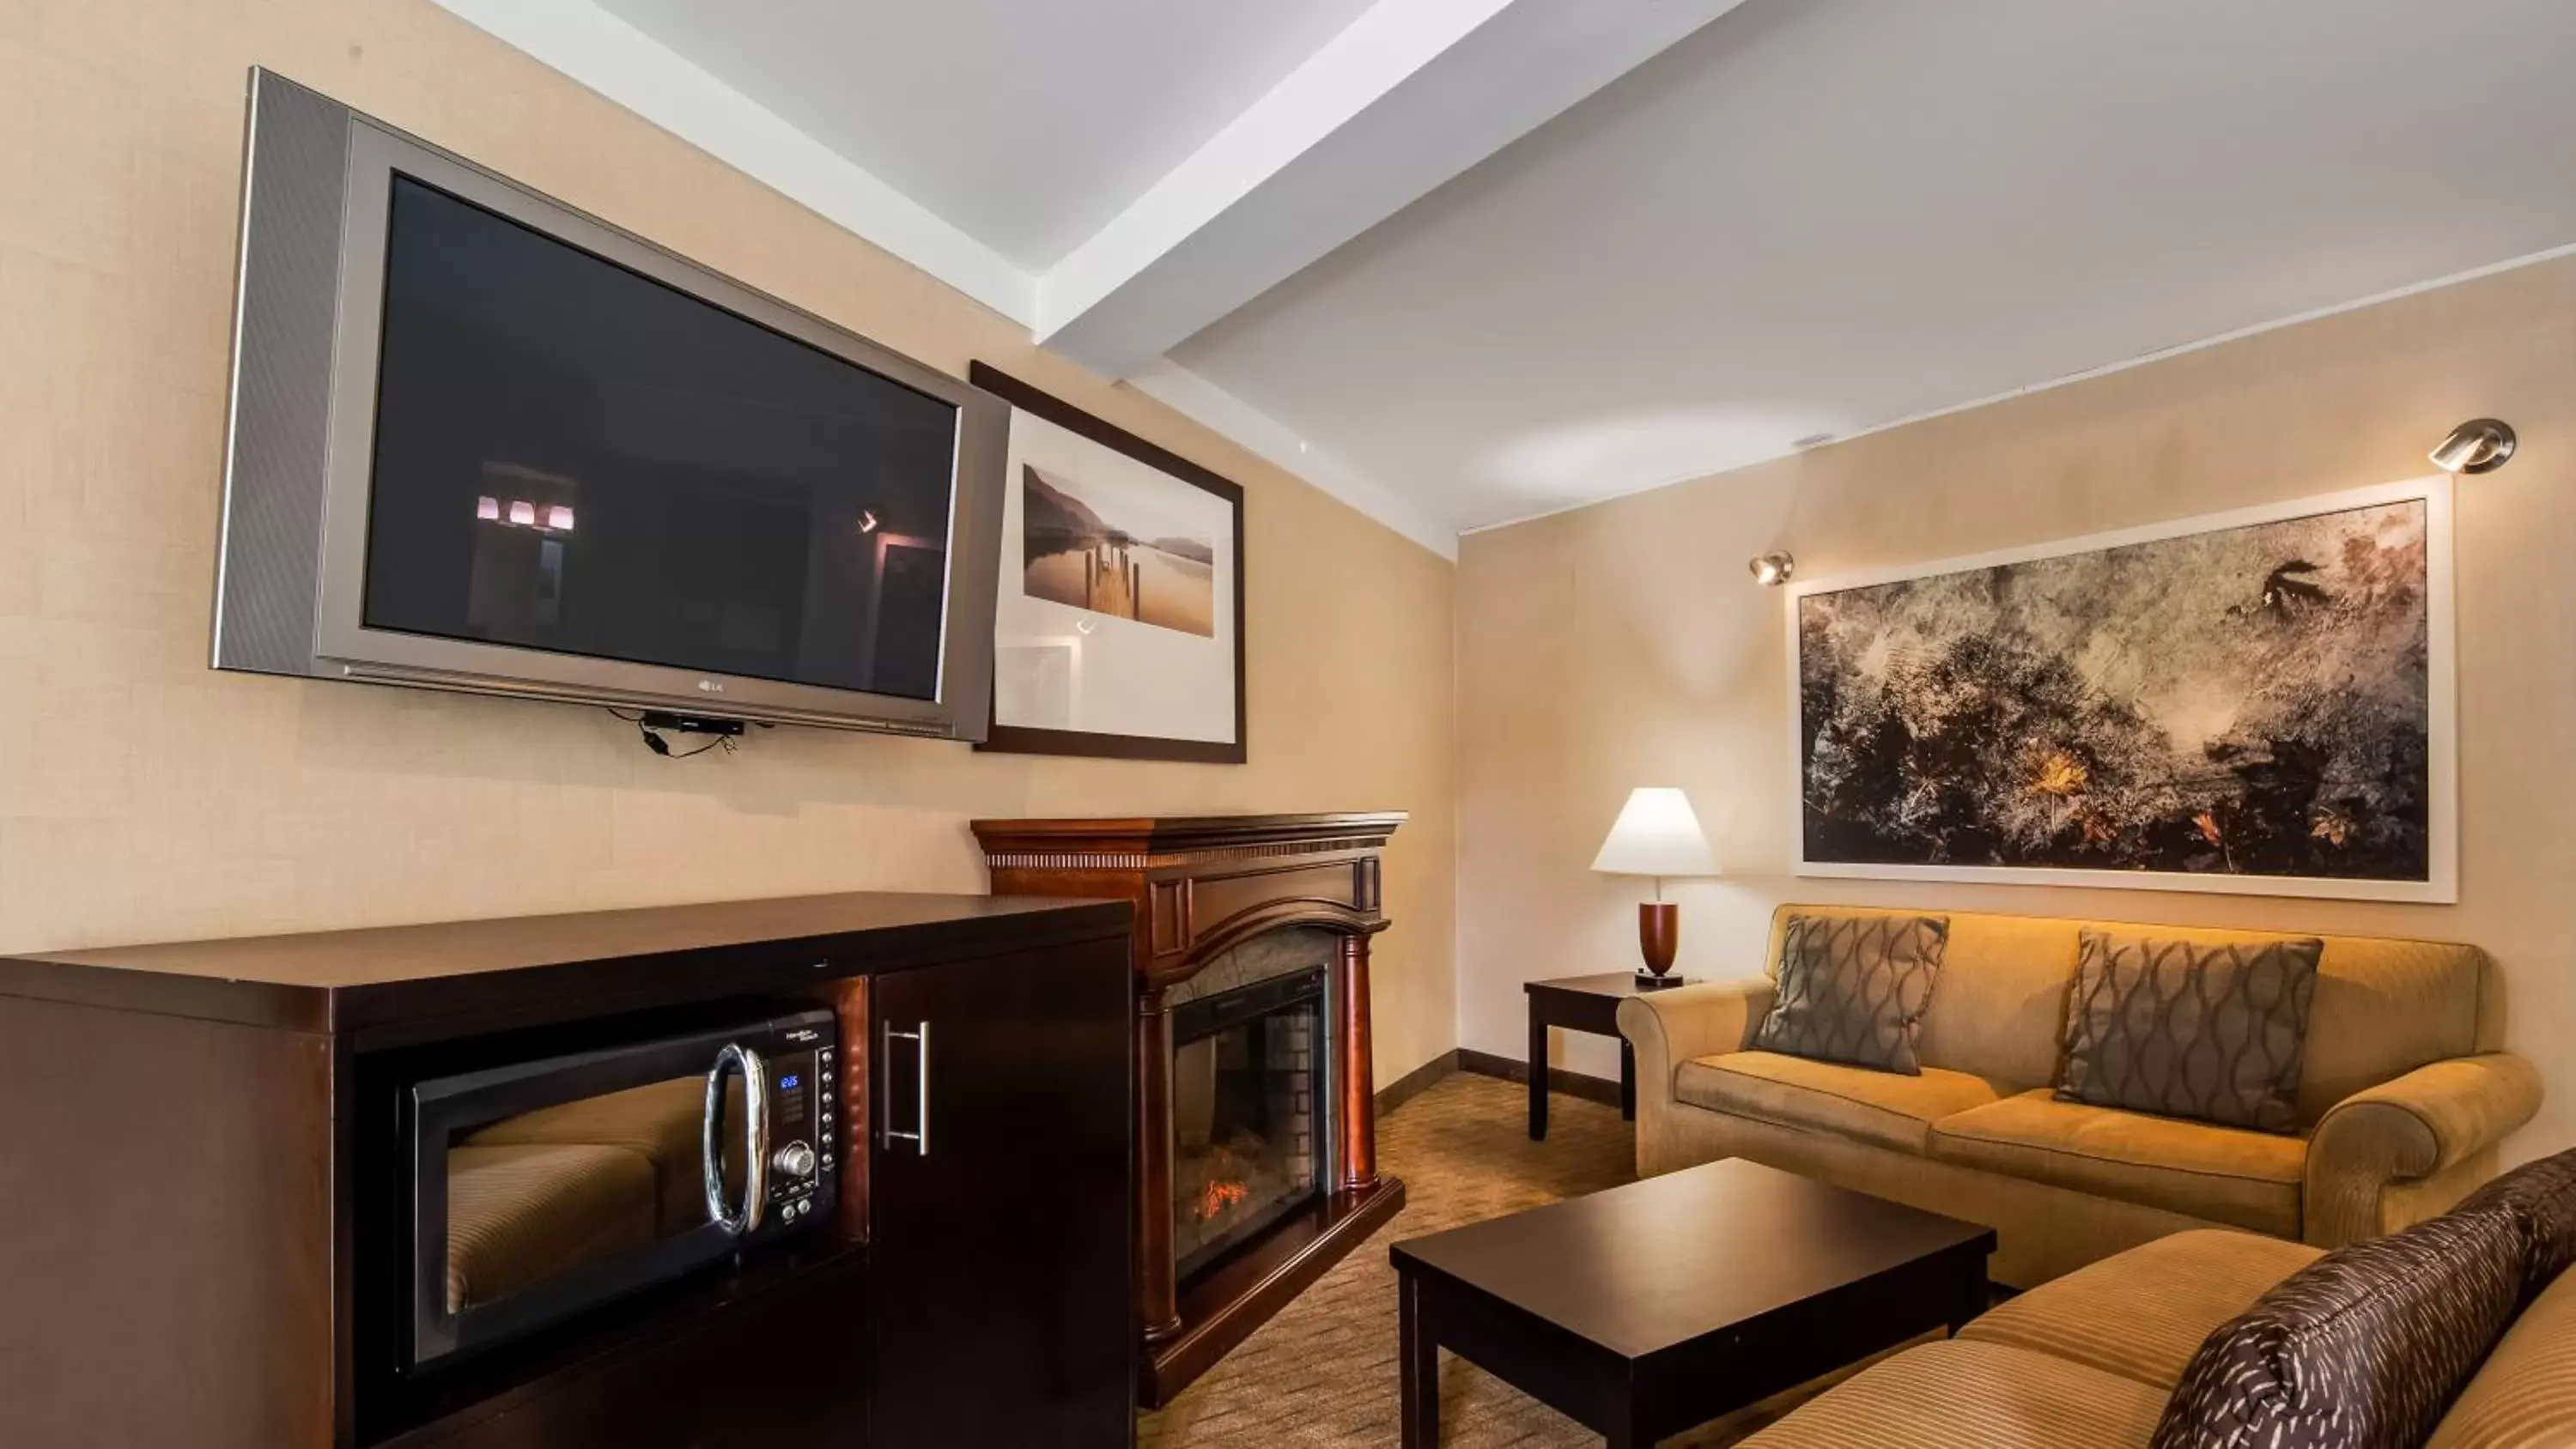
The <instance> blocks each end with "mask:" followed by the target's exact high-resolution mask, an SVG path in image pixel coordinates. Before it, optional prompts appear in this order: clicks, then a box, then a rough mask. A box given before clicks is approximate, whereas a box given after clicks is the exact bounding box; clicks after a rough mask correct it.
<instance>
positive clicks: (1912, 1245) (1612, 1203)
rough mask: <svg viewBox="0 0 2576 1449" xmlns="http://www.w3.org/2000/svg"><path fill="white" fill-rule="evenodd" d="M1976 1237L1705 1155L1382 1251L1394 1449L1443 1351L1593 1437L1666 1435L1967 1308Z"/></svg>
mask: <svg viewBox="0 0 2576 1449" xmlns="http://www.w3.org/2000/svg"><path fill="white" fill-rule="evenodd" d="M1994 1250H1995V1234H1994V1230H1993V1229H1991V1228H1986V1227H1980V1226H1978V1225H1977V1224H1975V1223H1965V1222H1961V1221H1959V1220H1958V1219H1956V1218H1945V1217H1941V1216H1939V1215H1938V1214H1934V1213H1927V1212H1919V1211H1917V1210H1915V1209H1913V1208H1909V1207H1904V1206H1901V1205H1899V1204H1897V1203H1892V1202H1886V1201H1883V1200H1881V1199H1878V1198H1874V1197H1868V1196H1865V1195H1863V1194H1861V1193H1857V1192H1850V1191H1846V1190H1844V1189H1842V1188H1838V1187H1828V1186H1826V1185H1825V1184H1823V1183H1820V1182H1811V1181H1809V1180H1808V1179H1806V1178H1802V1177H1797V1176H1793V1175H1791V1174H1789V1173H1785V1172H1780V1171H1777V1170H1775V1169H1772V1168H1768V1167H1764V1166H1761V1165H1760V1164H1758V1163H1752V1162H1745V1161H1742V1160H1740V1159H1730V1160H1727V1161H1723V1162H1711V1163H1707V1164H1704V1165H1702V1166H1699V1167H1693V1168H1689V1169H1686V1170H1684V1171H1681V1172H1676V1173H1671V1174H1669V1175H1667V1176H1663V1177H1657V1178H1649V1179H1648V1180H1646V1181H1644V1182H1638V1183H1631V1184H1629V1185H1628V1186H1625V1187H1615V1188H1612V1189H1610V1190H1609V1191H1607V1192H1597V1193H1594V1194H1592V1195H1591V1196H1589V1197H1579V1198H1572V1199H1569V1200H1567V1201H1565V1202H1560V1203H1554V1204H1551V1205H1549V1206H1547V1207H1543V1208H1534V1209H1532V1210H1530V1211H1528V1212H1524V1213H1515V1214H1513V1215H1512V1216H1510V1217H1505V1218H1496V1219H1494V1220H1492V1221H1490V1222H1482V1223H1475V1224H1472V1225H1470V1226H1468V1227H1463V1228H1453V1229H1451V1230H1450V1231H1448V1232H1445V1233H1433V1234H1431V1235H1430V1236H1428V1237H1422V1238H1414V1239H1411V1240H1410V1241H1407V1242H1402V1243H1398V1244H1396V1245H1395V1246H1394V1247H1393V1248H1391V1249H1390V1250H1389V1253H1390V1255H1391V1256H1392V1257H1393V1258H1394V1260H1395V1274H1396V1284H1397V1294H1398V1299H1399V1304H1400V1317H1401V1320H1402V1330H1401V1331H1402V1334H1403V1348H1402V1364H1403V1409H1404V1435H1403V1439H1404V1444H1405V1446H1406V1449H1433V1446H1435V1445H1437V1444H1438V1443H1439V1442H1440V1350H1441V1349H1443V1348H1446V1349H1448V1350H1450V1351H1451V1352H1452V1353H1456V1354H1458V1355H1460V1356H1461V1357H1463V1358H1466V1359H1469V1360H1471V1361H1473V1362H1474V1363H1476V1364H1477V1365H1478V1366H1480V1367H1482V1368H1483V1369H1485V1370H1486V1371H1487V1372H1489V1373H1491V1374H1493V1375H1494V1376H1495V1377H1497V1378H1500V1379H1502V1380H1503V1381H1505V1382H1506V1383H1509V1384H1512V1385H1514V1386H1515V1387H1517V1388H1519V1389H1521V1390H1522V1391H1523V1392H1525V1393H1527V1394H1529V1395H1530V1396H1531V1397H1533V1398H1536V1399H1537V1400H1539V1401H1540V1402H1541V1403H1544V1404H1547V1405H1549V1406H1550V1407H1552V1408H1554V1409H1556V1410H1557V1411H1559V1412H1560V1413H1563V1414H1565V1415H1566V1416H1567V1417H1569V1418H1571V1419H1573V1420H1574V1421H1575V1422H1577V1423H1580V1424H1582V1425H1583V1426H1585V1427H1586V1428H1589V1429H1592V1430H1594V1431H1596V1432H1598V1433H1600V1434H1602V1435H1604V1436H1606V1437H1607V1438H1608V1439H1609V1441H1610V1449H1644V1446H1648V1445H1652V1444H1654V1443H1655V1442H1656V1441H1657V1440H1659V1439H1662V1438H1664V1437H1665V1436H1667V1435H1671V1434H1678V1433H1680V1432H1681V1431H1682V1430H1684V1429H1687V1428H1690V1427H1691V1426H1692V1425H1694V1424H1699V1423H1704V1422H1706V1421H1707V1420H1710V1419H1713V1418H1716V1417H1717V1416H1718V1415H1720V1414H1724V1413H1729V1412H1731V1411H1733V1410H1736V1409H1740V1408H1742V1407H1744V1406H1745V1405H1747V1404H1751V1403H1754V1402H1755V1401H1757V1400H1760V1399H1763V1398H1767V1397H1769V1396H1770V1395H1772V1394H1775V1393H1778V1392H1780V1391H1781V1390H1783V1389H1787V1388H1791V1387H1794V1386H1796V1385H1798V1384H1802V1383H1805V1382H1806V1381H1807V1380H1809V1379H1812V1378H1816V1377H1818V1376H1820V1375H1823V1374H1826V1373H1830V1372H1832V1371H1833V1370H1835V1369H1838V1368H1841V1367H1844V1366H1845V1365H1848V1364H1851V1363H1855V1362H1858V1361H1859V1360H1861V1359H1864V1358H1867V1357H1868V1356H1869V1355H1871V1354H1873V1353H1876V1352H1878V1351H1879V1350H1881V1349H1885V1348H1892V1347H1894V1346H1896V1345H1897V1344H1900V1343H1903V1342H1904V1341H1905V1340H1907V1339H1909V1338H1913V1337H1915V1336H1917V1335H1919V1334H1923V1333H1926V1332H1929V1331H1931V1330H1933V1329H1940V1328H1947V1329H1950V1330H1951V1331H1953V1332H1955V1331H1956V1330H1957V1329H1958V1328H1959V1326H1960V1325H1962V1324H1964V1323H1966V1322H1967V1321H1968V1320H1969V1319H1971V1318H1974V1317H1975V1316H1977V1315H1978V1314H1979V1313H1982V1312H1984V1311H1985V1307H1986V1256H1987V1255H1988V1254H1989V1253H1992V1252H1993V1251H1994Z"/></svg>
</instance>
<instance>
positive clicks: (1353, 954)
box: [974, 814, 1404, 1406]
mask: <svg viewBox="0 0 2576 1449" xmlns="http://www.w3.org/2000/svg"><path fill="white" fill-rule="evenodd" d="M1403 823H1404V816H1402V815H1400V814H1384V815H1236V816H1199V817H1181V818H1163V819H1132V820H1131V819H1117V820H978V821H976V822H975V824H974V829H975V835H976V838H977V839H978V840H980V841H981V842H982V843H983V847H984V855H985V860H986V862H987V863H988V864H989V865H990V866H991V868H992V873H993V889H994V890H995V891H996V892H997V893H1002V894H1014V895H1018V894H1025V895H1050V896H1090V897H1107V898H1111V899H1116V900H1124V901H1126V902H1128V903H1129V904H1131V905H1132V906H1134V908H1135V912H1136V917H1135V936H1134V940H1135V945H1134V954H1135V964H1136V1052H1135V1058H1136V1083H1135V1095H1136V1143H1135V1157H1136V1190H1137V1200H1136V1201H1137V1212H1136V1255H1137V1256H1136V1308H1137V1321H1138V1327H1139V1329H1140V1331H1141V1332H1142V1334H1143V1338H1144V1343H1143V1348H1144V1354H1143V1359H1144V1362H1143V1363H1142V1365H1141V1366H1140V1369H1139V1373H1138V1379H1139V1382H1138V1386H1137V1387H1138V1395H1139V1398H1140V1399H1141V1400H1142V1401H1143V1402H1144V1403H1145V1404H1147V1405H1148V1406H1159V1405H1161V1404H1163V1403H1165V1402H1167V1401H1168V1400H1169V1399H1170V1398H1171V1396H1172V1395H1173V1394H1175V1393H1178V1392H1179V1391H1180V1389H1181V1388H1182V1387H1183V1386H1184V1385H1186V1384H1188V1383H1189V1382H1190V1381H1191V1380H1192V1379H1194V1378H1196V1377H1197V1376H1198V1375H1199V1374H1201V1373H1204V1372H1205V1371H1206V1370H1207V1369H1208V1367H1209V1366H1210V1365H1212V1364H1214V1363H1215V1362H1216V1361H1217V1360H1218V1359H1219V1358H1221V1357H1223V1356H1224V1354H1225V1353H1226V1351H1227V1350H1229V1349H1231V1348H1233V1347H1234V1346H1235V1345H1236V1344H1238V1343H1241V1342H1242V1341H1243V1340H1244V1338H1246V1337H1247V1336H1249V1335H1250V1334H1251V1332H1252V1331H1253V1329H1255V1328H1257V1327H1259V1326H1260V1324H1261V1323H1262V1322H1264V1321H1265V1320H1267V1319H1268V1318H1269V1317H1270V1316H1271V1315H1272V1314H1274V1313H1276V1312H1278V1311H1279V1309H1280V1308H1282V1307H1284V1306H1286V1304H1287V1303H1288V1302H1289V1301H1290V1300H1291V1299H1293V1298H1294V1297H1295V1296H1296V1295H1297V1294H1298V1293H1299V1292H1301V1291H1303V1290H1304V1289H1305V1287H1306V1286H1307V1285H1308V1284H1310V1283H1312V1282H1314V1280H1315V1279H1316V1278H1318V1277H1320V1276H1322V1275H1323V1272H1324V1270H1325V1269H1327V1268H1329V1267H1331V1266H1332V1265H1333V1264H1334V1263H1335V1262H1338V1261H1340V1259H1341V1258H1342V1257H1343V1256H1345V1255H1346V1254H1348V1253H1349V1252H1350V1250H1351V1249H1353V1248H1355V1247H1357V1246H1358V1245H1359V1244H1360V1243H1361V1242H1362V1241H1363V1240H1365V1239H1366V1238H1367V1237H1368V1235H1369V1234H1370V1233H1372V1232H1374V1231H1376V1230H1377V1228H1378V1227H1379V1225H1381V1224H1383V1223H1385V1222H1386V1221H1387V1220H1388V1219H1390V1218H1392V1217H1393V1216H1394V1215H1395V1213H1396V1211H1397V1210H1398V1209H1400V1208H1401V1207H1402V1206H1403V1205H1404V1184H1403V1183H1402V1182H1400V1181H1398V1180H1396V1179H1395V1178H1392V1177H1388V1176H1386V1175H1384V1174H1382V1173H1380V1172H1379V1171H1378V1166H1377V1101H1376V1083H1375V1080H1374V1078H1375V1072H1374V1069H1373V1068H1372V1066H1371V1065H1370V1058H1369V1047H1370V1043H1369V1035H1370V1033H1369V938H1370V937H1372V936H1374V935H1375V934H1376V933H1378V932H1379V931H1382V930H1385V929H1386V926H1387V920H1386V916H1385V913H1384V911H1383V909H1382V905H1381V895H1380V879H1379V878H1380V862H1381V857H1382V856H1383V854H1384V851H1385V847H1386V842H1387V838H1388V837H1389V836H1390V835H1392V834H1394V833H1395V829H1396V827H1397V826H1399V825H1401V824H1403ZM1295 928H1308V929H1310V930H1320V931H1322V932H1325V933H1328V934H1329V935H1330V936H1331V937H1332V938H1333V939H1332V951H1331V957H1330V959H1329V960H1327V961H1323V962H1321V963H1319V966H1318V968H1317V969H1319V970H1320V972H1321V973H1323V975H1324V976H1326V977H1328V978H1329V986H1328V988H1327V989H1326V991H1325V1000H1326V1003H1327V1005H1328V1006H1329V1010H1328V1011H1326V1012H1325V1013H1324V1015H1323V1017H1322V1018H1321V1019H1320V1023H1319V1034H1320V1035H1321V1036H1322V1037H1323V1041H1322V1043H1321V1051H1320V1053H1318V1054H1317V1056H1316V1057H1315V1059H1314V1060H1315V1064H1316V1068H1318V1069H1321V1070H1323V1071H1324V1072H1325V1073H1326V1077H1325V1080H1324V1083H1323V1085H1322V1087H1321V1088H1320V1090H1321V1091H1323V1092H1327V1093H1329V1094H1330V1095H1329V1096H1325V1097H1322V1098H1320V1099H1319V1101H1320V1102H1321V1103H1323V1104H1328V1106H1329V1109H1330V1112H1331V1115H1332V1120H1333V1123H1334V1130H1333V1132H1332V1133H1331V1134H1330V1136H1329V1146H1328V1151H1329V1166H1330V1171H1329V1173H1325V1174H1320V1175H1319V1176H1318V1177H1317V1178H1316V1179H1315V1186H1314V1189H1313V1196H1312V1198H1311V1199H1310V1200H1308V1201H1307V1202H1306V1203H1305V1205H1304V1206H1302V1207H1298V1208H1295V1209H1294V1210H1293V1211H1290V1210H1288V1209H1285V1208H1282V1209H1280V1213H1281V1215H1280V1216H1278V1217H1277V1218H1276V1220H1275V1221H1272V1222H1269V1223H1268V1224H1267V1225H1266V1226H1261V1227H1259V1228H1258V1230H1257V1231H1255V1230H1254V1229H1253V1227H1252V1226H1251V1225H1247V1226H1246V1228H1245V1229H1243V1231H1245V1232H1250V1233H1252V1234H1253V1235H1252V1236H1249V1237H1246V1238H1244V1239H1242V1240H1241V1241H1239V1242H1235V1243H1233V1244H1232V1245H1231V1246H1226V1247H1224V1248H1223V1249H1222V1251H1221V1252H1220V1251H1219V1250H1218V1249H1217V1248H1207V1249H1204V1250H1203V1251H1201V1252H1200V1253H1198V1254H1197V1255H1196V1256H1197V1258H1198V1259H1199V1260H1200V1261H1199V1265H1198V1266H1197V1267H1195V1268H1193V1270H1192V1272H1191V1274H1190V1276H1189V1277H1188V1278H1187V1279H1186V1280H1184V1279H1183V1278H1182V1277H1181V1272H1180V1267H1181V1263H1182V1261H1183V1257H1182V1255H1181V1253H1180V1251H1179V1250H1180V1248H1181V1244H1180V1243H1179V1242H1178V1241H1177V1240H1176V1233H1175V1226H1174V1213H1175V1207H1174V1190H1173V1177H1174V1172H1175V1146H1174V1135H1173V1134H1174V1110H1175V1109H1174V1095H1173V1094H1174V1075H1175V1072H1176V1070H1177V1065H1176V1063H1175V1060H1174V1047H1175V1039H1176V1033H1175V1012H1176V1011H1177V1010H1180V1009H1181V1004H1180V1003H1181V1002H1182V1001H1183V1000H1186V999H1188V998H1191V997H1193V996H1201V997H1204V998H1206V999H1210V1000H1213V999H1214V998H1215V997H1217V996H1224V995H1226V994H1227V993H1226V992H1223V991H1218V990H1217V989H1216V987H1217V986H1220V985H1226V984H1228V983H1235V982H1237V981H1238V977H1237V975H1236V973H1237V972H1239V971H1242V970H1244V968H1243V967H1242V966H1241V964H1240V961H1239V959H1238V956H1239V948H1247V943H1252V942H1254V941H1256V939H1258V938H1264V937H1268V936H1269V935H1270V933H1272V932H1278V931H1289V930H1292V929H1295ZM1278 939H1279V940H1283V941H1293V940H1296V939H1298V938H1295V937H1282V938H1278ZM1249 949H1251V950H1254V951H1256V952H1257V951H1259V950H1262V949H1264V948H1258V947H1255V948H1249ZM1289 949H1291V950H1302V949H1304V948H1303V947H1291V948H1289ZM1219 963H1227V964H1225V965H1224V966H1222V967H1221V969H1220V971H1219V974H1218V975H1217V976H1213V977H1210V978H1209V979H1208V980H1207V981H1195V980H1194V978H1197V977H1198V976H1199V975H1200V973H1202V972H1203V971H1207V970H1208V969H1209V968H1210V967H1212V966H1218V965H1219ZM1290 974H1291V975H1293V974H1294V972H1291V973H1290ZM1284 979H1287V978H1286V977H1285V976H1279V975H1273V976H1268V977H1261V976H1255V977H1253V981H1254V983H1255V984H1251V985H1237V986H1235V988H1234V989H1233V991H1232V995H1233V997H1235V998H1237V999H1239V998H1241V997H1242V996H1243V995H1244V993H1246V992H1251V991H1256V990H1259V989H1260V984H1259V983H1264V982H1270V981H1276V980H1284ZM1191 1009H1194V1010H1195V1009H1197V1008H1191ZM1297 1070H1298V1071H1301V1072H1302V1071H1305V1070H1309V1068H1307V1067H1305V1066H1304V1065H1302V1064H1301V1065H1300V1066H1299V1067H1298V1068H1297ZM1319 1110H1320V1108H1319ZM1300 1140H1301V1141H1302V1140H1304V1139H1302V1138H1301V1139H1300ZM1317 1149H1318V1150H1327V1149H1326V1144H1325V1143H1324V1142H1323V1141H1318V1143H1317Z"/></svg>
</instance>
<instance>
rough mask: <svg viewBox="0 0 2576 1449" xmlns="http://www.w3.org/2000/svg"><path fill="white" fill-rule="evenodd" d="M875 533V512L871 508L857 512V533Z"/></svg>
mask: <svg viewBox="0 0 2576 1449" xmlns="http://www.w3.org/2000/svg"><path fill="white" fill-rule="evenodd" d="M876 531H877V513H876V510H875V509H873V508H862V509H860V510H859V532H861V533H874V532H876Z"/></svg>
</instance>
